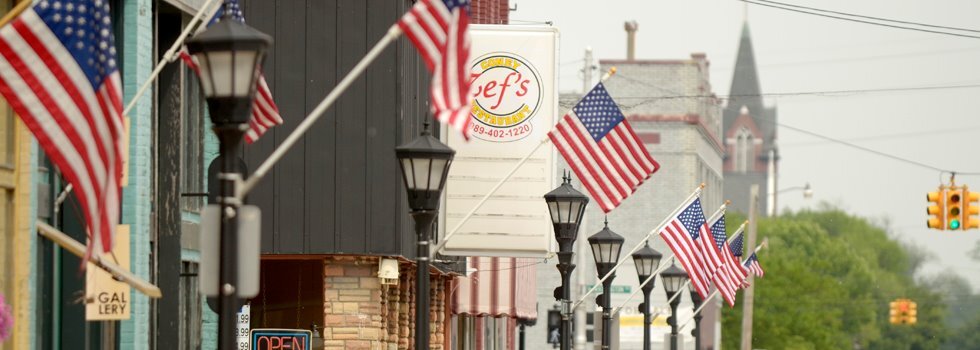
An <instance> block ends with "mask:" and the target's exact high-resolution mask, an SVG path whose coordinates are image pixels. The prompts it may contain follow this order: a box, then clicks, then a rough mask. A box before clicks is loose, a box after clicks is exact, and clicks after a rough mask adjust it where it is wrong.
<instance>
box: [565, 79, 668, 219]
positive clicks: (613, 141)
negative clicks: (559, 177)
mask: <svg viewBox="0 0 980 350" xmlns="http://www.w3.org/2000/svg"><path fill="white" fill-rule="evenodd" d="M548 138H549V139H550V140H551V142H552V143H553V144H554V145H555V148H556V149H557V150H558V152H559V153H560V154H561V155H562V157H564V158H565V161H566V162H567V163H568V165H569V166H570V167H571V168H572V171H574V172H575V174H576V175H577V176H578V177H579V179H580V180H581V181H582V184H583V186H584V187H585V189H586V190H587V191H588V192H589V194H590V195H591V196H592V198H593V199H594V200H595V201H596V202H597V203H598V204H599V207H600V208H601V209H602V210H603V211H604V212H607V213H608V212H609V211H612V210H613V209H615V208H616V207H617V206H619V204H620V203H622V201H623V200H625V199H626V198H627V197H629V196H630V195H631V194H633V192H635V191H636V189H637V188H638V187H639V186H640V184H642V183H643V182H644V181H645V180H646V179H647V178H649V177H650V176H651V175H652V174H653V173H654V172H656V171H657V169H659V168H660V165H659V164H657V162H656V161H655V160H654V159H653V157H651V156H650V154H649V153H648V152H647V151H646V148H645V146H644V145H643V141H642V140H640V139H639V137H637V136H636V133H635V132H634V131H633V129H632V127H630V125H629V123H628V122H627V121H626V118H625V117H624V116H623V114H622V111H620V110H619V107H617V106H616V104H615V102H614V101H613V100H612V98H611V97H610V96H609V94H608V93H607V92H606V90H605V87H604V86H603V85H602V83H599V84H597V85H596V86H595V88H593V89H592V91H590V92H589V93H588V94H586V95H585V96H584V97H583V98H582V100H581V101H579V103H578V104H576V105H575V107H573V108H572V110H571V111H570V112H568V114H566V115H565V116H564V117H562V118H561V119H560V120H559V122H558V124H557V125H556V126H555V128H554V129H553V130H552V131H551V132H549V133H548Z"/></svg>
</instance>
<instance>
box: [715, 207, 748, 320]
mask: <svg viewBox="0 0 980 350" xmlns="http://www.w3.org/2000/svg"><path fill="white" fill-rule="evenodd" d="M711 236H712V237H714V240H715V245H716V246H717V247H718V253H719V254H720V255H721V259H722V266H721V268H719V269H718V270H717V271H716V272H715V286H716V287H718V290H719V291H721V293H722V294H721V295H722V297H724V298H725V301H726V302H728V306H735V292H736V291H738V289H739V288H740V287H741V285H742V281H744V280H745V276H746V273H747V272H746V271H745V270H744V268H743V267H742V264H740V263H739V261H738V258H736V257H735V256H734V255H732V251H731V249H730V248H729V247H728V242H727V238H728V237H727V236H726V235H725V215H724V214H722V215H721V216H720V217H719V218H718V220H716V221H715V222H714V223H713V224H711ZM719 275H724V277H725V278H724V281H725V283H727V284H726V285H725V288H728V290H727V291H722V286H721V285H719V279H720V277H719ZM726 292H727V293H729V294H730V295H728V296H726V294H725V293H726Z"/></svg>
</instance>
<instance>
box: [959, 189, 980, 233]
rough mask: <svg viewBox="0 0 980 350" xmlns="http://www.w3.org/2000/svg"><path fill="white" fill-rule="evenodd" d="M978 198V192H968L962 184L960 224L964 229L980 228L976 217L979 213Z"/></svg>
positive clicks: (979, 220)
mask: <svg viewBox="0 0 980 350" xmlns="http://www.w3.org/2000/svg"><path fill="white" fill-rule="evenodd" d="M978 200H980V193H977V192H970V191H969V190H967V188H966V186H963V221H962V222H961V224H962V225H963V229H964V230H969V229H972V228H980V218H978V217H977V215H978V214H980V204H978V203H977V201H978Z"/></svg>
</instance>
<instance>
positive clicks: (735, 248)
mask: <svg viewBox="0 0 980 350" xmlns="http://www.w3.org/2000/svg"><path fill="white" fill-rule="evenodd" d="M743 237H745V235H743V234H742V233H737V234H736V235H735V238H733V239H732V244H731V245H729V247H728V248H729V249H730V250H731V251H732V255H734V256H735V257H737V258H741V257H742V250H743V248H742V245H743V243H742V242H743V239H742V238H743Z"/></svg>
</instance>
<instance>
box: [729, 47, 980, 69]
mask: <svg viewBox="0 0 980 350" xmlns="http://www.w3.org/2000/svg"><path fill="white" fill-rule="evenodd" d="M976 50H980V47H965V48H958V49H949V50H936V51H917V52H905V53H895V54H884V55H871V56H860V57H841V58H831V59H823V60H808V61H788V62H776V63H769V64H760V65H758V67H766V68H774V67H792V66H804V65H814V64H828V63H829V64H835V63H845V62H863V61H877V60H881V59H890V58H909V57H922V56H936V55H944V54H951V53H961V52H967V51H976ZM714 68H715V69H718V70H728V69H733V68H734V66H731V65H726V66H717V67H714Z"/></svg>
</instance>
